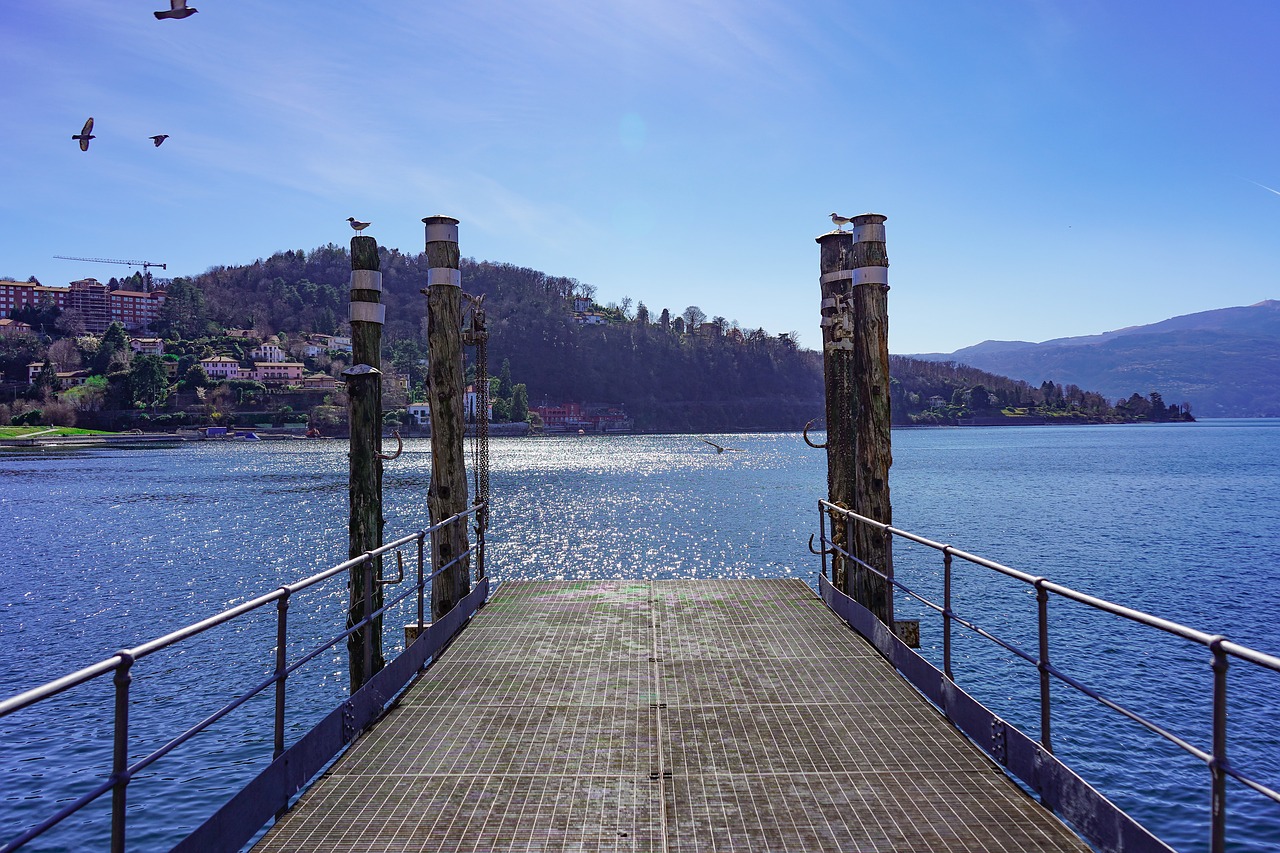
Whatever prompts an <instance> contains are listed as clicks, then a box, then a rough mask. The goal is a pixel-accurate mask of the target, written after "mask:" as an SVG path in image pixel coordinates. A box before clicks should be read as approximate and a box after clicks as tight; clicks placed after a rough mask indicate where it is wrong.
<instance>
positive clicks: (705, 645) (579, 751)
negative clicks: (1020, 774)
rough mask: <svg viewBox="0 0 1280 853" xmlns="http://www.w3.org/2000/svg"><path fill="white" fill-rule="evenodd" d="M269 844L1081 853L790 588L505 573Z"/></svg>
mask: <svg viewBox="0 0 1280 853" xmlns="http://www.w3.org/2000/svg"><path fill="white" fill-rule="evenodd" d="M255 849H257V850H268V851H285V850H288V851H304V850H305V851H330V850H333V851H338V850H341V851H346V850H362V851H490V850H521V851H588V850H590V851H594V850H616V851H624V850H625V851H649V850H652V851H686V850H687V851H730V850H732V851H780V852H781V851H788V853H791V852H792V851H794V852H795V853H799V852H800V851H819V850H831V851H894V853H902V851H929V853H934V851H975V853H977V852H978V851H981V853H988V852H989V851H1011V853H1013V852H1014V851H1016V853H1026V851H1041V850H1054V851H1058V850H1064V851H1065V850H1071V851H1087V850H1088V847H1087V846H1086V845H1085V844H1084V843H1083V842H1082V841H1080V840H1079V839H1078V838H1077V837H1076V835H1075V834H1074V833H1073V832H1071V831H1070V830H1068V829H1067V828H1066V827H1064V826H1063V825H1062V824H1061V823H1060V822H1059V821H1058V820H1057V818H1055V817H1054V816H1053V815H1052V814H1051V813H1049V812H1048V811H1046V810H1045V809H1043V808H1041V807H1040V806H1039V805H1038V804H1037V803H1036V802H1035V801H1033V800H1032V799H1030V798H1029V797H1028V796H1027V795H1026V794H1024V793H1023V792H1022V791H1021V789H1019V788H1018V787H1017V786H1016V785H1015V784H1014V783H1013V782H1011V781H1009V780H1008V779H1007V778H1006V777H1005V775H1004V774H1003V773H1002V772H1000V771H999V770H998V769H997V768H996V767H995V766H994V765H993V764H992V763H991V762H990V761H988V760H987V759H986V758H985V757H984V756H983V755H982V754H981V752H979V750H978V749H977V748H976V747H974V746H972V745H971V744H970V743H969V742H968V741H967V740H965V738H964V737H963V736H962V735H960V734H959V733H957V732H956V731H955V730H954V729H953V728H952V727H951V725H950V724H949V723H947V722H946V720H944V719H943V718H942V717H941V715H939V714H938V713H937V712H936V711H935V710H934V709H933V708H932V707H931V706H930V705H929V704H928V703H927V702H926V701H925V700H924V699H922V698H921V697H920V696H919V695H918V694H917V693H916V692H915V690H914V689H913V688H911V686H910V685H908V684H907V683H906V682H905V681H904V680H903V679H902V678H901V677H900V676H898V675H897V673H896V672H895V671H894V670H893V669H892V667H890V666H889V665H888V664H887V663H885V662H884V660H883V659H882V658H881V657H880V656H879V655H878V654H877V653H876V652H875V650H874V649H872V648H871V646H870V645H868V644H867V643H865V642H864V641H862V639H861V638H859V637H858V636H857V635H856V634H855V633H854V632H853V631H851V630H850V629H849V628H847V627H846V626H845V625H844V624H843V623H842V622H841V621H840V620H839V619H838V618H837V617H836V616H835V615H833V614H832V613H831V612H830V611H829V610H828V609H827V608H826V606H825V605H824V604H823V603H822V601H821V600H820V599H819V598H818V597H817V596H816V595H815V594H814V592H813V591H812V590H811V589H810V588H809V587H808V586H806V585H805V584H804V583H802V582H800V581H798V580H746V581H632V582H627V581H615V582H534V583H506V584H503V585H502V587H501V588H500V589H499V591H498V593H497V595H496V596H495V597H494V599H493V600H492V601H491V602H490V603H489V604H488V605H487V606H486V607H485V608H484V609H483V610H481V611H480V613H479V614H478V615H477V616H476V618H475V620H474V621H473V623H472V624H471V626H470V627H468V628H467V629H466V630H465V631H463V633H462V634H461V636H460V637H459V638H458V639H457V640H456V641H455V642H454V644H453V645H452V646H451V647H450V648H449V649H447V650H446V651H445V652H444V654H443V655H442V656H441V658H440V660H439V661H438V662H437V663H436V664H435V665H434V666H432V667H431V669H429V670H428V671H427V673H426V674H425V675H424V676H423V677H422V678H421V679H420V680H419V681H418V683H417V684H415V685H414V686H413V687H412V688H410V690H409V691H408V693H407V694H406V695H405V696H404V697H403V698H402V699H401V701H400V703H399V704H398V705H397V706H396V707H395V709H393V710H392V711H391V712H390V713H389V714H388V715H387V716H386V717H385V718H384V719H383V720H382V721H381V722H380V723H379V724H378V725H377V726H376V727H374V729H373V730H372V731H370V732H368V733H366V734H365V735H364V736H363V737H361V738H360V739H359V740H358V741H357V742H356V743H355V744H354V745H353V746H352V748H351V749H350V750H349V751H348V753H347V754H346V755H345V756H344V757H343V758H342V759H341V760H340V761H339V762H338V763H337V764H335V765H334V767H333V768H331V769H330V771H329V772H328V773H327V774H326V775H325V777H324V778H323V779H321V780H320V781H318V782H317V783H316V784H315V785H313V786H312V788H311V789H310V790H309V791H308V792H307V793H306V794H305V795H304V796H303V797H302V799H301V800H300V801H299V802H298V803H297V805H296V806H295V807H294V808H293V810H292V811H290V812H289V813H288V814H287V815H286V816H285V817H284V818H283V819H282V820H281V821H280V822H279V823H278V824H277V825H276V826H275V827H273V828H272V829H271V831H270V832H269V833H268V834H267V835H266V837H265V838H264V839H263V841H262V842H260V844H259V845H258V847H257V848H255Z"/></svg>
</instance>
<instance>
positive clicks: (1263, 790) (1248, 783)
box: [1221, 764, 1280, 803]
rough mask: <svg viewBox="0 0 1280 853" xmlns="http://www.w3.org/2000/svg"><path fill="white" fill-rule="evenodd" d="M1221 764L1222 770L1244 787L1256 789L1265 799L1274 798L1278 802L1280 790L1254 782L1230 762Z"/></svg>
mask: <svg viewBox="0 0 1280 853" xmlns="http://www.w3.org/2000/svg"><path fill="white" fill-rule="evenodd" d="M1221 766H1222V772H1224V773H1226V774H1227V775H1228V776H1230V777H1231V778H1232V779H1235V780H1236V781H1237V782H1239V783H1240V784H1241V785H1244V786H1245V787H1246V788H1249V789H1250V790H1253V791H1256V792H1257V793H1259V794H1261V795H1262V796H1264V797H1266V798H1267V799H1270V800H1274V801H1275V802H1277V803H1280V791H1275V790H1272V789H1271V788H1268V787H1267V786H1266V785H1263V784H1262V783H1261V782H1255V781H1254V780H1252V779H1250V778H1249V777H1248V776H1245V775H1244V774H1243V773H1241V772H1240V771H1239V770H1236V769H1235V768H1234V767H1232V766H1231V765H1230V764H1223V765H1221Z"/></svg>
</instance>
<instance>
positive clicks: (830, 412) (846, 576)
mask: <svg viewBox="0 0 1280 853" xmlns="http://www.w3.org/2000/svg"><path fill="white" fill-rule="evenodd" d="M851 221H852V223H853V226H854V228H853V231H852V232H847V231H832V232H829V233H827V234H823V235H822V236H821V237H818V238H817V242H818V245H819V246H820V247H821V253H822V254H821V277H820V279H819V282H820V284H821V290H822V353H823V375H824V379H825V384H826V397H827V399H826V404H827V494H828V497H827V500H829V501H830V502H831V503H833V504H837V505H839V506H843V507H846V508H848V509H851V510H853V511H854V512H856V513H858V514H860V515H865V516H867V517H869V518H873V519H875V520H876V521H880V522H883V523H885V524H889V523H891V522H892V520H893V515H892V510H891V507H890V503H889V466H890V464H891V463H892V452H891V449H890V436H889V337H888V331H889V322H888V311H887V298H886V293H887V291H888V290H889V285H888V268H889V259H888V255H887V253H886V252H885V245H884V221H885V217H884V216H881V215H879V214H875V213H868V214H864V215H862V216H856V217H854V218H853V219H852V220H851ZM847 529H848V528H846V526H845V525H843V524H839V523H837V524H834V525H833V536H832V538H833V539H834V540H835V541H836V543H837V544H841V545H845V546H846V547H848V546H847V544H846V543H845V536H846V530H847ZM852 533H853V543H852V546H853V547H852V548H851V549H849V550H851V551H852V553H853V554H854V556H855V557H857V558H858V559H859V560H862V561H863V562H865V563H867V564H868V565H871V566H874V567H875V568H876V569H877V570H879V571H881V572H884V573H885V574H887V575H889V576H892V574H893V554H892V546H891V543H890V540H889V538H888V537H887V536H885V535H884V534H883V533H881V532H880V531H879V530H875V529H873V528H870V527H868V526H867V525H863V524H856V525H852ZM832 579H833V582H834V584H835V585H836V587H837V588H839V589H840V590H842V591H843V592H845V593H847V594H848V595H850V596H852V597H853V598H854V599H855V600H856V601H858V602H859V603H860V604H862V605H863V606H864V607H866V608H867V609H869V610H870V611H871V612H872V613H873V614H874V615H875V616H876V617H878V618H879V619H880V620H881V621H883V622H884V623H885V624H886V625H889V626H891V627H893V626H894V620H893V595H892V587H891V586H890V584H889V583H888V582H887V581H885V580H884V579H883V578H880V577H877V576H876V575H873V574H871V573H869V572H867V571H866V570H864V569H862V568H861V567H859V566H858V565H857V564H856V563H850V562H847V561H844V560H840V559H837V560H835V561H834V565H833V567H832Z"/></svg>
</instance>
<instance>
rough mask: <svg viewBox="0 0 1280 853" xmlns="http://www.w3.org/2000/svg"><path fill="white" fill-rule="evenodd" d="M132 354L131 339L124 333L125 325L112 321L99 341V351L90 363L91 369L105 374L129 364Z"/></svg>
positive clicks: (99, 373) (96, 372)
mask: <svg viewBox="0 0 1280 853" xmlns="http://www.w3.org/2000/svg"><path fill="white" fill-rule="evenodd" d="M131 354H132V353H131V351H130V349H129V340H128V338H126V337H125V334H124V326H122V325H120V324H119V323H112V324H111V325H110V326H108V327H107V331H106V334H104V335H103V336H102V340H101V341H99V342H98V351H97V353H95V354H94V356H93V360H92V361H91V362H90V364H89V371H90V372H91V373H95V374H98V375H100V376H105V375H107V374H109V373H112V372H114V371H116V370H120V369H122V368H124V367H127V366H128V364H129V356H130V355H131Z"/></svg>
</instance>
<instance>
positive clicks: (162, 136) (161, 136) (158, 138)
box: [151, 133, 169, 148]
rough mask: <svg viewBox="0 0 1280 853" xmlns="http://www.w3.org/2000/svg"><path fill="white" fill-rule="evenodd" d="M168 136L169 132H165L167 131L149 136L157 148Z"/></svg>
mask: <svg viewBox="0 0 1280 853" xmlns="http://www.w3.org/2000/svg"><path fill="white" fill-rule="evenodd" d="M168 138H169V134H167V133H161V134H159V135H157V136H153V137H151V141H152V142H154V143H155V144H156V147H157V148H159V147H160V143H162V142H164V141H165V140H166V139H168Z"/></svg>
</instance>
